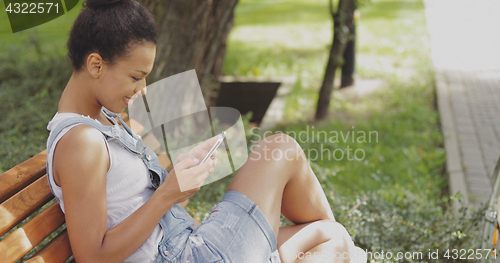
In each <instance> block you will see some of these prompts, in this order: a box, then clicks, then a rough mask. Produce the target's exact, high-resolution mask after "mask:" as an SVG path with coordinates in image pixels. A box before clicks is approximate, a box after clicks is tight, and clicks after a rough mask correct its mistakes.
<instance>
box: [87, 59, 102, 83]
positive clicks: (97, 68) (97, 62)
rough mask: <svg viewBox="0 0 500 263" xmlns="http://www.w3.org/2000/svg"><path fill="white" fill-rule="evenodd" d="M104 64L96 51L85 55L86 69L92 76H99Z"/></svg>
mask: <svg viewBox="0 0 500 263" xmlns="http://www.w3.org/2000/svg"><path fill="white" fill-rule="evenodd" d="M103 64H104V60H103V59H102V57H101V55H99V54H97V53H91V54H90V55H89V56H88V57H87V70H88V71H89V74H90V75H91V76H92V77H94V78H97V79H98V78H99V77H100V76H101V74H102V65H103Z"/></svg>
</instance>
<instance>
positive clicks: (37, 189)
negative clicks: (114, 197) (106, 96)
mask: <svg viewBox="0 0 500 263" xmlns="http://www.w3.org/2000/svg"><path fill="white" fill-rule="evenodd" d="M122 116H123V119H124V120H127V115H126V113H122ZM131 121H132V122H134V120H131ZM127 124H129V126H130V122H129V121H127ZM131 127H133V128H134V129H133V130H134V132H135V133H137V134H141V133H142V131H143V130H144V127H143V126H141V125H140V124H138V123H137V122H136V123H134V125H132V126H131ZM150 135H151V136H149V135H148V136H145V137H144V138H143V140H144V142H145V144H146V145H148V146H149V147H150V148H151V149H153V151H156V150H158V149H159V148H160V143H159V142H158V141H157V140H156V138H154V136H152V134H150ZM158 158H159V160H160V165H161V166H162V167H164V168H168V167H170V166H171V162H170V159H169V158H168V155H167V154H166V153H165V152H163V153H160V154H158ZM46 161H47V151H46V150H44V151H42V152H41V153H39V154H37V155H35V156H33V157H32V158H30V159H28V160H27V161H25V162H23V163H21V164H19V165H17V166H15V167H14V168H12V169H10V170H8V171H7V172H5V173H3V174H1V175H0V236H1V237H2V240H1V241H0V262H2V263H9V262H16V261H18V260H19V259H21V258H22V257H23V256H24V255H25V254H27V253H28V252H30V251H31V250H32V249H33V248H35V247H36V246H37V245H38V244H40V243H41V242H42V241H44V239H46V238H47V237H49V236H50V235H52V234H53V233H54V231H56V230H59V231H60V230H61V228H64V230H62V231H61V232H60V233H59V234H57V236H56V237H54V238H53V239H52V240H51V241H50V242H48V243H47V244H45V245H44V246H43V248H41V249H40V250H38V251H37V252H36V253H35V254H34V255H33V256H31V257H30V259H29V260H27V261H25V262H30V263H33V262H45V263H49V262H51V263H52V262H53V263H61V262H66V261H68V260H69V261H70V262H74V260H73V259H71V256H72V252H71V247H70V244H69V238H68V233H67V231H66V229H65V228H66V227H65V222H64V213H63V212H62V211H61V209H60V207H59V204H58V203H57V202H56V201H55V198H54V196H53V195H52V192H51V191H50V187H49V184H48V180H47V175H46V170H45V168H46V167H45V166H46ZM186 205H187V202H184V203H182V204H181V206H183V207H185V206H186ZM41 208H44V209H43V211H39V210H40V209H41ZM35 212H38V214H36V215H35V216H31V215H32V214H33V213H35ZM25 219H28V220H26V221H27V222H25V223H24V224H22V225H20V223H21V222H22V221H23V220H25ZM195 219H196V218H195ZM198 222H199V221H197V223H198Z"/></svg>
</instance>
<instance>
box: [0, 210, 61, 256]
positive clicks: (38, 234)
mask: <svg viewBox="0 0 500 263" xmlns="http://www.w3.org/2000/svg"><path fill="white" fill-rule="evenodd" d="M63 223H64V214H63V212H62V211H61V208H59V204H58V203H54V204H52V205H51V206H49V207H48V208H47V209H45V210H43V211H42V212H41V213H40V214H38V215H37V216H36V217H34V218H33V219H31V220H30V221H29V222H28V223H26V224H25V225H23V226H22V227H20V228H18V229H16V231H14V232H12V233H11V234H10V235H9V236H7V237H6V238H5V239H4V240H2V241H0V262H4V263H8V262H15V261H17V260H19V259H20V258H21V257H22V256H23V255H24V254H26V253H28V252H29V251H30V250H31V249H33V248H34V247H35V246H36V245H38V244H39V243H40V242H42V240H44V239H45V238H46V237H47V236H48V235H50V234H51V233H52V232H54V231H55V230H56V229H57V228H58V227H59V226H61V225H62V224H63Z"/></svg>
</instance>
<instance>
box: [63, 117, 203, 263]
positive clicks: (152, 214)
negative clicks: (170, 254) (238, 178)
mask: <svg viewBox="0 0 500 263" xmlns="http://www.w3.org/2000/svg"><path fill="white" fill-rule="evenodd" d="M194 164H195V163H194V161H193V160H192V159H191V158H188V159H186V160H185V161H184V162H181V163H180V164H179V167H176V169H175V170H176V172H177V174H180V173H184V174H183V176H184V175H185V176H191V177H197V178H206V176H208V174H209V172H211V171H213V168H211V166H212V162H210V163H209V164H208V165H205V164H203V165H199V166H196V167H194V168H191V169H186V168H188V167H190V166H192V165H194ZM108 169H109V154H108V151H107V148H106V144H105V142H104V137H103V136H102V134H101V132H99V131H98V130H96V129H94V128H91V127H88V126H86V125H78V126H76V127H75V128H73V129H71V130H70V131H69V132H68V133H67V134H66V135H65V136H63V138H61V140H60V141H59V142H58V144H57V147H56V150H55V152H54V171H57V175H58V176H57V179H58V181H59V182H58V183H59V185H60V186H61V188H62V191H63V199H64V205H65V217H66V226H67V228H68V234H69V239H70V243H71V248H72V250H73V254H74V257H75V259H76V261H77V262H122V261H123V260H125V259H126V258H127V257H128V256H130V255H131V254H132V253H134V252H135V251H136V250H137V249H138V248H139V247H140V246H141V245H142V244H143V243H144V242H145V241H146V239H147V238H148V237H149V236H150V235H151V233H152V232H153V230H154V228H155V227H156V225H157V224H158V222H159V221H160V219H161V217H162V216H163V215H164V214H165V213H166V212H167V211H168V210H169V209H170V208H171V207H172V206H173V205H174V204H176V203H178V202H180V201H182V200H185V199H187V198H189V197H190V196H192V195H194V193H196V191H197V190H199V187H198V188H194V189H192V190H190V191H185V192H180V191H179V187H178V185H176V183H175V182H174V181H176V177H177V176H170V175H169V176H167V180H166V181H165V182H164V183H163V184H162V185H161V186H160V187H159V188H158V190H157V191H155V193H154V194H153V195H152V197H151V198H150V199H149V200H148V201H147V202H146V203H145V204H144V205H143V206H142V207H140V208H139V209H138V210H137V211H135V212H134V213H133V214H132V215H130V216H129V217H128V218H126V219H125V220H123V221H122V222H121V223H119V224H118V225H117V226H115V227H113V228H112V229H110V230H108V231H106V220H107V212H106V173H107V171H108ZM172 173H174V174H173V175H175V171H172ZM203 180H204V179H203ZM200 186H201V185H200Z"/></svg>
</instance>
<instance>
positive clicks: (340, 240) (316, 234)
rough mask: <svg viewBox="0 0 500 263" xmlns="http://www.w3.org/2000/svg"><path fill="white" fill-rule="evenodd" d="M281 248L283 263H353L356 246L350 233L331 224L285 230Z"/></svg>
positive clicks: (337, 225) (317, 223)
mask: <svg viewBox="0 0 500 263" xmlns="http://www.w3.org/2000/svg"><path fill="white" fill-rule="evenodd" d="M279 231H280V232H279V234H278V248H279V253H280V257H281V261H282V262H283V263H287V262H317V263H318V262H328V263H332V262H349V259H348V258H349V256H350V255H351V253H352V251H353V249H354V243H353V242H352V240H351V237H350V236H349V233H348V232H347V230H346V229H345V228H344V227H343V226H342V225H341V224H339V223H338V222H335V221H330V220H322V221H316V222H312V223H306V224H300V225H292V226H285V227H281V228H280V230H279Z"/></svg>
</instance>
